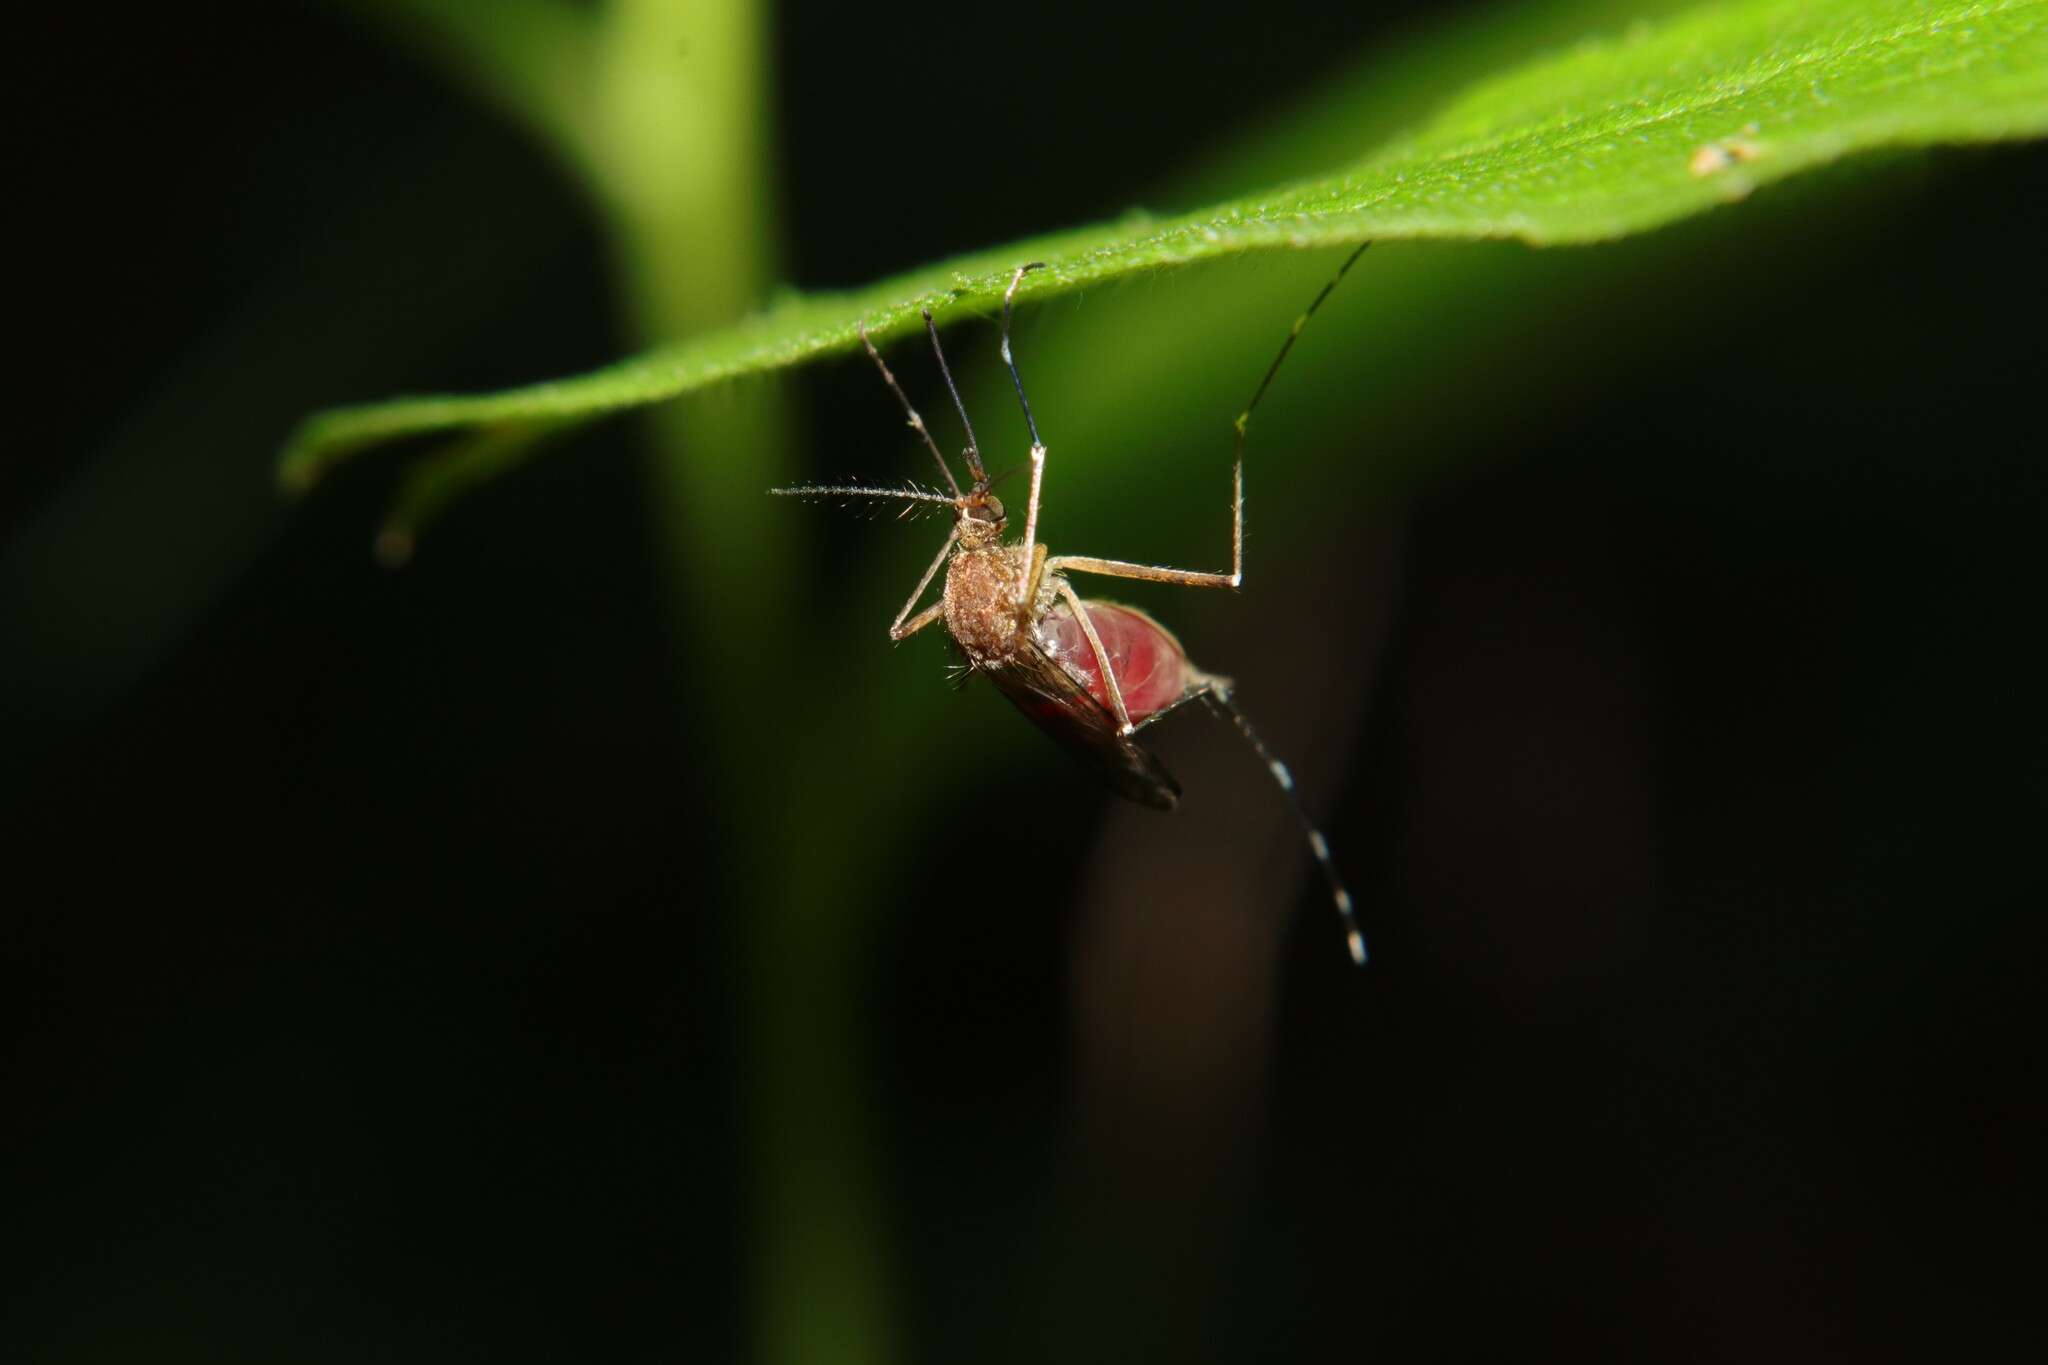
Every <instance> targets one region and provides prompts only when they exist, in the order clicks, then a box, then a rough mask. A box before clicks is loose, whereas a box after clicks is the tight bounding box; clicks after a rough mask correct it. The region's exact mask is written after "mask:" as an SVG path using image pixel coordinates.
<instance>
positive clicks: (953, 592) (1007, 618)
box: [946, 545, 1050, 667]
mask: <svg viewBox="0 0 2048 1365" xmlns="http://www.w3.org/2000/svg"><path fill="white" fill-rule="evenodd" d="M1023 553H1024V547H1023V546H1021V545H987V546H980V547H976V548H971V549H961V550H959V551H956V552H955V553H954V555H953V559H952V562H951V563H950V564H948V565H947V566H946V630H947V632H948V633H950V634H951V635H952V637H953V638H954V640H956V641H957V642H959V645H960V648H961V649H962V650H963V651H965V653H966V655H967V657H968V659H969V660H971V661H972V662H973V663H974V664H975V665H976V666H978V667H985V666H988V665H1000V664H1001V663H1002V662H1003V661H1004V660H1005V659H1007V658H1009V657H1010V655H1011V654H1013V653H1014V652H1015V651H1016V649H1017V646H1018V643H1019V641H1020V640H1021V639H1022V638H1023V631H1024V630H1025V628H1026V627H1027V625H1028V623H1029V622H1030V621H1031V620H1032V619H1034V618H1035V617H1036V616H1037V615H1038V614H1039V613H1038V612H1037V611H1031V612H1025V611H1020V610H1019V603H1018V600H1017V577H1018V573H1019V571H1020V570H1021V569H1022V567H1023V563H1024V561H1023V558H1022V556H1023ZM1044 557H1045V552H1044V548H1043V547H1042V546H1041V547H1039V548H1038V550H1037V552H1036V553H1035V554H1034V555H1033V558H1034V559H1035V560H1037V561H1039V563H1038V564H1036V565H1034V566H1033V567H1034V570H1036V571H1035V572H1034V573H1033V574H1032V585H1031V586H1032V588H1033V589H1034V590H1035V591H1036V593H1037V594H1038V595H1043V594H1044V593H1045V591H1046V590H1047V588H1048V587H1049V586H1050V585H1049V584H1047V583H1045V581H1044V579H1045V574H1044V572H1043V561H1044ZM1034 605H1036V604H1034Z"/></svg>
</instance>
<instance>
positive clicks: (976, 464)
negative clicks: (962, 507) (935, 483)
mask: <svg viewBox="0 0 2048 1365" xmlns="http://www.w3.org/2000/svg"><path fill="white" fill-rule="evenodd" d="M924 330H925V332H926V334H927V335H929V336H930V337H931V339H932V354H933V355H935V356H937V357H938V358H939V373H940V374H941V375H943V376H945V380H946V392H947V393H950V394H952V395H953V408H954V410H955V411H956V412H958V413H959V414H960V425H961V426H963V427H966V428H967V449H966V450H965V451H963V452H962V454H963V455H964V456H965V458H966V460H967V472H968V473H969V474H970V475H972V476H973V478H974V486H975V487H976V488H986V487H988V471H987V470H986V469H983V468H982V467H981V445H980V443H979V442H977V441H976V440H975V439H974V423H973V422H972V421H970V420H969V419H968V416H967V405H966V404H965V403H963V402H961V401H960V390H959V389H958V388H957V387H956V386H955V385H954V383H953V371H952V370H951V369H950V368H948V367H947V365H946V351H945V348H944V347H942V346H940V345H939V329H938V326H937V324H935V323H934V322H933V321H932V310H931V309H929V308H927V309H925V310H924ZM955 491H958V490H955Z"/></svg>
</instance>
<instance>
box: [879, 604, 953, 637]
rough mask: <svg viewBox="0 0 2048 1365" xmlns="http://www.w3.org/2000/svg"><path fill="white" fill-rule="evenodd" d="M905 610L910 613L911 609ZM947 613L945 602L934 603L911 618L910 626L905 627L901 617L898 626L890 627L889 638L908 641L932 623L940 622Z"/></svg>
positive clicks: (897, 620)
mask: <svg viewBox="0 0 2048 1365" xmlns="http://www.w3.org/2000/svg"><path fill="white" fill-rule="evenodd" d="M904 610H906V611H908V610H909V608H908V607H906V608H904ZM945 612H946V604H945V603H944V602H934V603H932V604H931V605H930V606H928V607H926V608H925V609H924V610H923V611H921V612H919V613H918V614H917V615H915V616H913V617H911V618H910V624H908V625H905V624H904V623H903V618H902V617H901V616H898V617H897V618H896V624H895V625H893V626H891V627H889V638H890V639H892V640H896V641H899V642H900V641H903V640H908V639H909V638H910V637H911V636H913V635H915V634H917V633H918V632H919V631H921V630H923V629H924V628H925V627H926V626H928V625H930V624H931V623H932V622H934V621H936V620H938V619H939V618H940V617H941V616H943V615H945Z"/></svg>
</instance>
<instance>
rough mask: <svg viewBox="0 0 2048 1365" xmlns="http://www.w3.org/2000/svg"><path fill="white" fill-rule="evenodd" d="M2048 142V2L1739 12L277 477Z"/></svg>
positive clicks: (803, 300) (457, 398)
mask: <svg viewBox="0 0 2048 1365" xmlns="http://www.w3.org/2000/svg"><path fill="white" fill-rule="evenodd" d="M2044 132H2048V0H2008V3H1991V4H1969V3H1958V2H1956V0H1950V2H1949V3H1911V2H1909V0H1891V2H1889V3H1868V2H1867V0H1795V2H1794V3H1785V2H1784V0H1768V2H1765V0H1746V2H1744V3H1733V4H1722V5H1716V6H1712V7H1708V8H1703V9H1699V10H1695V11H1691V12H1689V13H1687V14H1684V15H1681V16H1679V17H1677V18H1674V19H1672V20H1670V21H1667V22H1663V23H1660V24H1656V25H1648V24H1641V25H1637V26H1635V27H1633V28H1631V29H1630V30H1629V31H1628V32H1626V33H1624V34H1621V35H1619V36H1612V37H1605V38H1601V39H1597V40H1589V41H1586V42H1583V43H1581V44H1579V45H1578V46H1576V47H1574V48H1572V49H1570V50H1568V51H1564V52H1560V53H1552V54H1549V55H1545V56H1541V57H1538V58H1536V59H1535V60H1532V61H1531V62H1529V63H1528V64H1527V65H1525V66H1523V67H1521V68H1519V69H1517V70H1515V71H1512V72H1509V73H1506V74H1504V75H1501V76H1499V77H1496V78H1494V79H1492V80H1488V81H1484V82H1481V83H1480V84H1478V85H1476V86H1474V87H1472V88H1470V89H1468V90H1467V91H1466V92H1465V93H1464V94H1462V95H1461V96H1459V97H1458V98H1456V99H1454V100H1452V101H1451V102H1450V103H1449V104H1447V105H1446V106H1445V107H1444V108H1443V109H1442V110H1441V112H1440V113H1438V114H1437V116H1436V117H1435V118H1433V119H1432V120H1430V121H1429V122H1428V123H1426V124H1425V125H1423V126H1422V127H1420V128H1418V129H1417V130H1415V131H1414V132H1413V133H1411V134H1408V135H1406V136H1403V137H1398V138H1396V139H1395V140H1394V141H1392V142H1391V143H1389V144H1387V145H1385V146H1383V147H1381V148H1380V149H1379V150H1378V151H1376V152H1374V153H1372V154H1371V155H1369V156H1366V157H1364V158H1363V159H1361V160H1360V161H1358V162H1357V163H1356V164H1353V165H1351V166H1347V167H1345V168H1344V169H1342V170H1340V171H1337V172H1336V173H1334V174H1331V175H1327V176H1323V177H1319V178H1315V179H1307V180H1300V181H1296V182H1294V183H1292V184H1288V185H1283V186H1280V187H1278V188H1276V189H1271V190H1267V191H1264V192H1261V193H1257V194H1252V195H1247V196H1244V197H1241V198H1237V199H1232V200H1227V201H1225V202H1222V203H1218V204H1214V205H1210V206H1208V207H1205V208H1202V209H1199V210H1196V211H1193V212H1188V213H1182V214H1176V215H1173V216H1159V217H1152V216H1145V215H1132V216H1128V217H1126V218H1124V219H1122V220H1120V221H1117V222H1114V223H1106V224H1098V225H1094V226H1090V227H1084V228H1078V229H1074V230H1070V231H1066V232H1060V233H1054V234H1051V235H1047V236H1041V237H1036V238H1031V239H1027V240H1025V241H1021V242H1015V243H1011V244H1008V245H1005V246H1001V247H996V248H992V249H990V250H985V251H979V252H975V253H973V254H970V255H966V256H962V257H958V258H956V259H954V260H951V261H947V262H944V263H941V264H938V265H933V266H929V267H926V268H924V269H920V270H916V271H912V272H910V273H908V274H905V275H901V276H898V277H896V278H894V279H891V280H885V281H883V282H881V283H878V284H875V285H872V286H869V287H867V288H865V289H860V290H854V291H849V292H845V293H835V294H813V295H808V296H792V297H788V298H784V299H782V300H780V301H779V302H777V303H776V304H775V305H774V306H772V307H771V308H769V309H768V310H767V311H765V312H763V313H761V314H758V315H757V316H755V317H753V318H751V319H749V320H747V321H745V322H743V323H741V324H739V325H737V326H735V327H732V328H728V329H725V330H721V331H717V332H712V333H707V334H704V335H700V336H696V337H693V338H690V339H689V340H686V341H682V342H678V343H675V344H672V345H668V346H664V347H661V348H658V349H656V350H653V351H650V352H648V353H646V354H644V355H640V356H636V357H633V358H631V359H628V360H623V361H620V362H618V363H616V364H613V365H609V366H606V367H604V368H602V369H599V370H596V371H593V372H591V373H588V374H583V375H577V376H574V377H571V378H567V379H561V380H554V381H550V382H547V383H540V384H532V385H527V386H524V387H520V388H515V389H508V390H504V391H501V392H497V393H488V394H474V395H454V396H432V397H415V398H400V399H394V400H391V401H387V402H381V403H372V404H366V405H362V406H355V407H345V408H337V409H333V410H330V411H327V412H322V413H318V414H315V415H314V416H313V417H311V418H309V419H307V421H306V422H305V423H304V424H302V426H301V427H300V429H299V430H298V431H297V432H296V433H295V434H294V436H293V437H292V439H291V441H290V443H289V444H288V446H287V447H286V450H285V452H284V455H283V459H282V467H281V470H280V474H281V477H282V479H283V481H284V483H285V485H286V486H287V487H289V488H293V489H303V488H305V487H308V486H310V485H311V484H312V483H314V482H315V481H316V480H317V479H318V478H319V477H320V475H321V474H323V473H324V472H325V471H326V470H327V469H328V468H329V467H330V466H332V465H333V464H335V463H337V462H338V461H340V460H342V459H344V458H346V457H348V456H349V455H352V454H354V453H357V452H359V451H362V450H364V449H367V448H369V447H371V446H374V445H376V444H378V443H380V442H383V441H387V440H394V439H399V438H403V437H408V436H416V435H421V434H425V433H431V432H437V431H449V430H454V429H459V428H468V427H495V426H499V425H502V424H508V423H521V424H538V425H541V426H545V427H549V428H554V427H559V426H560V425H561V424H564V423H573V422H577V421H580V420H583V419H588V418H591V417H596V416H599V415H602V414H604V413H608V412H615V411H618V410H620V409H625V408H632V407H638V406H641V405H644V404H649V403H657V402H661V401H663V400H665V399H670V398H675V397H677V396H680V395H682V394H685V393H688V392H690V391H692V390H695V389H700V388H703V387H705V386H707V385H711V384H716V383H719V382H721V381H724V380H729V379H733V378H737V377H741V376H745V375H749V374H758V373H764V372H767V371H771V370H775V369H779V368H782V367H785V366H789V365H793V364H796V363H798V362H800V361H804V360H808V359H811V358H813V357H817V356H822V355H827V354H830V353H833V352H838V351H845V350H848V349H851V348H853V347H856V346H857V345H858V344H859V334H860V328H861V326H862V325H863V324H865V325H866V327H867V329H868V331H869V333H870V334H871V335H873V336H874V337H875V338H876V339H877V340H880V339H882V338H885V337H887V336H890V335H892V334H895V333H898V332H901V331H905V330H907V329H909V328H911V327H913V326H915V325H917V323H918V315H919V311H920V310H921V309H923V308H927V307H928V308H930V309H932V311H933V312H934V313H936V314H939V315H940V316H941V317H943V316H944V315H945V314H946V313H947V312H949V311H959V310H963V309H964V310H968V311H972V312H977V313H978V312H982V311H985V310H988V309H990V308H991V307H993V306H995V305H996V304H997V303H998V302H999V301H1000V299H1001V297H1002V293H1003V289H1004V287H1005V286H1006V285H1007V284H1008V283H1009V280H1010V275H1011V272H1012V271H1014V270H1015V268H1016V267H1017V266H1018V265H1019V264H1021V263H1023V262H1025V261H1040V262H1043V263H1044V269H1042V270H1039V271H1037V272H1035V273H1033V274H1032V275H1030V276H1029V277H1028V278H1027V279H1026V281H1025V283H1024V284H1023V286H1022V287H1021V289H1020V290H1019V297H1020V298H1021V297H1032V298H1044V297H1049V296H1051V295H1053V294H1058V293H1064V292H1067V291H1070V290H1076V289H1080V288H1083V287H1086V286H1088V285H1092V284H1099V283H1102V282H1105V281H1110V280H1115V279H1118V278H1121V277H1125V276H1129V275H1133V274H1136V273H1138V272H1142V271H1148V270H1156V269H1160V268H1163V267H1168V266H1177V265H1186V264H1191V263H1194V262H1199V261H1205V260H1211V259H1215V258H1218V257H1223V256H1228V255H1233V254H1236V253H1241V252H1249V251H1258V250H1273V249H1282V248H1287V249H1307V248H1317V247H1335V246H1340V245H1345V244H1350V243H1356V242H1360V241H1367V240H1390V239H1398V238H1407V239H1424V238H1432V239H1467V240H1473V239H1485V238H1496V239H1503V238H1504V239H1516V240H1520V241H1523V242H1526V243H1529V244H1531V245H1537V246H1554V245H1569V244H1583V243H1593V242H1600V241H1605V240H1610V239H1613V238H1617V237H1622V236H1626V235H1629V234H1631V233H1636V232H1641V231H1644V230H1646V229H1650V228H1654V227H1658V226H1660V225H1663V224H1666V223H1670V222H1673V221H1675V220H1677V219H1680V218H1684V217H1687V216H1689V215H1692V214H1696V213H1700V212H1702V211H1704V210H1707V209H1710V208H1713V207H1715V206H1717V205H1722V204H1727V203H1731V202H1734V201H1738V200H1741V199H1743V198H1745V197H1746V196H1748V195H1749V194H1750V193H1751V192H1753V191H1754V190H1756V189H1757V188H1759V187H1762V186H1765V185H1768V184H1771V183H1773V182H1775V181H1779V180H1783V179H1785V178H1786V177H1789V176H1792V175H1796V174H1798V173H1799V172H1802V171H1806V170H1810V169H1813V168H1815V167H1819V166H1824V165H1827V164H1829V163H1832V162H1836V161H1839V160H1841V159H1843V158H1846V157H1850V156H1854V155H1857V154H1861V153H1868V152H1874V151H1880V150H1883V149H1888V148H1910V147H1925V146H1935V145H1942V144H1965V143H1981V142H1991V141H1999V140H2011V139H2019V138H2028V137H2036V136H2040V135H2042V134H2043V133H2044Z"/></svg>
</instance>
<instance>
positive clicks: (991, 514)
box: [977, 494, 1003, 522]
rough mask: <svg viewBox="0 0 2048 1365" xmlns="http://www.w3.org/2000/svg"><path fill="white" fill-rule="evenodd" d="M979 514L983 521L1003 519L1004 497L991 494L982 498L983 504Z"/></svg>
mask: <svg viewBox="0 0 2048 1365" xmlns="http://www.w3.org/2000/svg"><path fill="white" fill-rule="evenodd" d="M977 515H978V516H980V518H981V519H982V520H983V521H987V522H997V521H1001V520H1002V519H1003V502H1002V499H1001V498H998V497H996V496H995V495H994V494H990V495H989V496H988V497H987V498H985V499H983V500H982V505H981V507H980V509H979V511H978V512H977Z"/></svg>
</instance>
